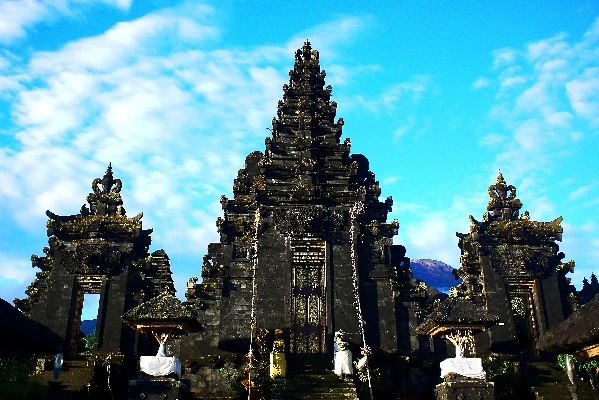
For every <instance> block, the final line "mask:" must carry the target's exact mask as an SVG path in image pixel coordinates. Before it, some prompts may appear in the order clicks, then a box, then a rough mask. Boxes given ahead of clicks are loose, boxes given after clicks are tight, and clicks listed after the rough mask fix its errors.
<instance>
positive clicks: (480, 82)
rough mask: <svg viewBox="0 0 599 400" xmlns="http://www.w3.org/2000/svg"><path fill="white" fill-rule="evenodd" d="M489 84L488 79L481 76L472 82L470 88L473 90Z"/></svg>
mask: <svg viewBox="0 0 599 400" xmlns="http://www.w3.org/2000/svg"><path fill="white" fill-rule="evenodd" d="M490 84H491V81H490V80H488V79H487V78H484V77H482V76H481V77H479V78H478V79H477V80H476V81H475V82H474V83H473V84H472V88H473V89H475V90H477V89H482V88H484V87H486V86H489V85H490Z"/></svg>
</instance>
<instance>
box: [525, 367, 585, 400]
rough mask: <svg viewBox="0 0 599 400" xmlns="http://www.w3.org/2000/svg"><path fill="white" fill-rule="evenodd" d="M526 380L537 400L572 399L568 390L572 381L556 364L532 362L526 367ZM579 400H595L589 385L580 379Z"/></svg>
mask: <svg viewBox="0 0 599 400" xmlns="http://www.w3.org/2000/svg"><path fill="white" fill-rule="evenodd" d="M525 376H526V378H527V379H528V380H529V382H530V383H531V390H532V392H533V393H534V394H535V397H536V399H537V400H563V399H571V398H572V396H571V394H570V391H569V390H568V386H569V384H570V380H569V379H568V377H567V375H566V372H565V371H563V370H562V369H561V368H559V367H558V366H557V365H555V364H554V363H550V362H531V363H528V364H527V365H526V374H525ZM578 383H579V387H578V390H577V395H578V400H594V398H595V397H594V394H593V391H592V389H591V387H590V386H589V384H588V383H586V382H584V381H582V380H580V379H579V382H578Z"/></svg>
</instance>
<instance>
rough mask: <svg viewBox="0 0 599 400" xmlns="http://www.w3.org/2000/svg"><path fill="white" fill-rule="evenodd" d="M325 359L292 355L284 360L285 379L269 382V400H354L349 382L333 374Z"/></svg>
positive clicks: (352, 389)
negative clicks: (285, 361)
mask: <svg viewBox="0 0 599 400" xmlns="http://www.w3.org/2000/svg"><path fill="white" fill-rule="evenodd" d="M332 368H333V364H332V362H331V358H330V357H326V356H320V355H319V356H303V357H302V356H295V359H294V358H291V359H290V360H288V363H287V371H288V372H287V377H286V378H277V379H275V380H274V381H273V384H272V392H271V400H312V399H313V400H318V399H322V400H329V399H330V400H333V399H348V400H358V395H357V393H356V388H355V386H354V383H353V381H343V380H341V379H339V378H337V376H336V375H335V374H334V373H333V371H332Z"/></svg>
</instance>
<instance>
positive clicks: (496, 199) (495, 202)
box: [487, 171, 522, 221]
mask: <svg viewBox="0 0 599 400" xmlns="http://www.w3.org/2000/svg"><path fill="white" fill-rule="evenodd" d="M488 192H489V197H490V199H489V204H488V205H487V211H491V212H492V215H493V217H495V218H500V219H503V220H511V221H514V220H515V219H516V218H518V214H519V212H520V208H522V203H521V202H520V200H518V199H517V198H516V187H515V186H513V185H507V184H506V183H505V180H504V179H503V175H502V174H501V171H498V172H497V182H496V183H495V184H493V185H491V186H489V191H488Z"/></svg>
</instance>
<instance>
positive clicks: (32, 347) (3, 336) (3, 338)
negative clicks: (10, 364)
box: [0, 299, 66, 357]
mask: <svg viewBox="0 0 599 400" xmlns="http://www.w3.org/2000/svg"><path fill="white" fill-rule="evenodd" d="M0 321H2V329H0V357H26V356H31V355H34V354H37V355H46V354H58V353H60V352H62V351H63V349H66V343H65V341H64V340H63V339H62V337H61V336H60V335H58V334H57V333H55V332H54V331H52V330H51V329H50V328H48V327H47V326H45V325H42V324H40V323H38V322H36V321H34V320H32V319H30V318H28V317H27V316H26V315H25V314H23V313H22V312H20V311H19V310H18V309H17V308H15V307H14V306H13V305H11V304H10V303H8V302H7V301H5V300H3V299H0Z"/></svg>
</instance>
